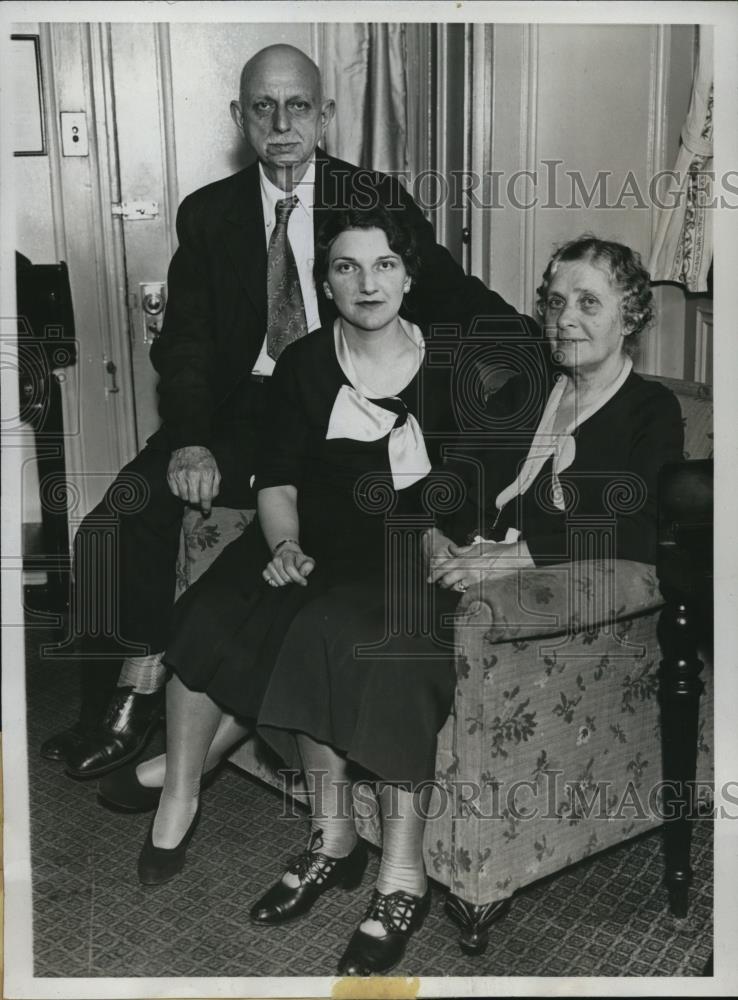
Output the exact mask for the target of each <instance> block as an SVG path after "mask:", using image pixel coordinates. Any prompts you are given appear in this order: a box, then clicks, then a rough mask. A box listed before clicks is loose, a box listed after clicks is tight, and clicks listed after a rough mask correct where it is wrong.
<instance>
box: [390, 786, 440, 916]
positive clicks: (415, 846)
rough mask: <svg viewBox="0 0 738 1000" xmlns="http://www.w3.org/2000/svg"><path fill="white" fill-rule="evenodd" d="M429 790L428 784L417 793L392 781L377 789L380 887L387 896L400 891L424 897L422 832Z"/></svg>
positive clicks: (425, 885)
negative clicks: (393, 783)
mask: <svg viewBox="0 0 738 1000" xmlns="http://www.w3.org/2000/svg"><path fill="white" fill-rule="evenodd" d="M429 793H430V788H429V787H426V788H424V789H423V791H422V792H420V793H415V792H408V791H406V790H405V789H404V788H400V787H399V786H398V785H389V784H384V785H383V786H381V788H380V789H379V790H378V795H379V802H380V806H381V810H382V861H381V863H380V865H379V874H378V876H377V889H378V890H379V892H381V893H382V894H383V895H385V896H387V895H389V894H390V893H392V892H397V891H398V890H402V891H403V892H409V893H410V894H411V895H413V896H422V895H424V893H425V891H426V889H427V886H428V880H427V878H426V874H425V865H424V863H423V833H424V831H425V812H426V808H427V803H428V795H429Z"/></svg>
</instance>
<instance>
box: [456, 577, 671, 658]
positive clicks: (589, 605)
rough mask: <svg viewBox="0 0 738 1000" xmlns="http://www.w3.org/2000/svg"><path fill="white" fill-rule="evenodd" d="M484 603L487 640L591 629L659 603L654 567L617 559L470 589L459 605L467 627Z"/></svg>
mask: <svg viewBox="0 0 738 1000" xmlns="http://www.w3.org/2000/svg"><path fill="white" fill-rule="evenodd" d="M480 603H484V604H486V605H487V608H488V609H489V613H490V616H491V626H487V636H488V638H489V641H490V642H505V641H506V640H513V639H522V638H524V637H527V636H537V635H552V634H557V633H562V632H575V633H576V632H580V631H589V632H592V631H593V630H596V629H597V628H598V627H599V626H602V625H605V624H607V623H612V622H615V621H616V620H617V619H621V618H629V617H631V616H632V615H636V614H643V613H644V612H645V611H648V610H651V609H654V608H658V607H661V605H662V604H663V600H662V598H661V594H660V592H659V588H658V582H657V580H656V571H655V569H654V567H653V566H649V565H646V564H645V563H639V562H631V561H628V560H624V559H622V560H617V561H612V562H607V563H605V562H591V561H590V562H573V563H566V564H564V565H561V566H549V567H546V568H544V569H530V570H524V571H522V572H520V573H509V574H507V575H505V576H501V577H500V578H499V579H491V580H486V581H484V582H483V583H482V585H481V587H480V586H477V587H470V588H469V590H468V591H467V593H466V594H465V595H464V597H463V599H462V602H461V604H460V610H463V611H465V613H466V615H467V623H468V627H471V626H472V623H473V620H474V616H475V614H476V613H477V612H478V610H479V605H480Z"/></svg>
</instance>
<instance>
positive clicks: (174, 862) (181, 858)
mask: <svg viewBox="0 0 738 1000" xmlns="http://www.w3.org/2000/svg"><path fill="white" fill-rule="evenodd" d="M199 820H200V806H199V804H198V806H197V812H196V813H195V815H194V816H193V818H192V822H191V823H190V825H189V827H188V828H187V832H186V833H185V835H184V836H183V837H182V839H181V840H180V842H179V843H178V844H177V846H176V847H155V846H154V841H153V837H152V834H153V830H154V822H153V820H152V822H151V826H150V827H149V832H148V834H147V835H146V840H145V842H144V845H143V848H142V850H141V854H140V855H139V858H138V880H139V882H140V883H141V884H142V885H163V884H164V883H165V882H168V881H169V880H170V879H173V878H174V876H175V875H179V873H180V872H181V871H182V869H183V868H184V866H185V861H186V859H187V845H188V844H189V842H190V841H191V840H192V835H193V834H194V832H195V830H196V828H197V824H198V822H199Z"/></svg>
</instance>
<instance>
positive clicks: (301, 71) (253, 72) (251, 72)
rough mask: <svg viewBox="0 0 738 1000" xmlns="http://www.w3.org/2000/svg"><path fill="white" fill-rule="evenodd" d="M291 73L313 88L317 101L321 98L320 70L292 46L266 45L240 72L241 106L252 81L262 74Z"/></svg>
mask: <svg viewBox="0 0 738 1000" xmlns="http://www.w3.org/2000/svg"><path fill="white" fill-rule="evenodd" d="M275 72H276V73H292V74H295V75H299V76H300V77H301V78H302V79H304V80H305V82H306V83H308V82H309V85H310V86H311V87H312V88H313V90H314V92H315V94H316V95H317V99H318V101H320V100H321V99H322V96H323V84H322V80H321V78H320V70H319V69H318V67H317V66H316V64H315V63H314V62H313V60H312V59H310V57H309V56H306V55H305V53H304V52H303V51H302V50H301V49H296V48H295V46H294V45H267V47H266V48H265V49H260V50H259V51H258V52H257V53H256V55H255V56H252V57H251V58H250V59H249V61H248V62H247V63H246V65H245V66H244V68H243V69H242V70H241V84H240V87H239V91H238V95H239V97H240V99H241V103H242V104H243V99H244V94H245V93H246V90H247V88H248V87H249V85H250V84H251V83H252V81H254V80H259V79H260V75H262V74H270V75H271V74H273V73H275Z"/></svg>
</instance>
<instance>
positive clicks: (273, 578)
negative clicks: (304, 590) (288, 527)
mask: <svg viewBox="0 0 738 1000" xmlns="http://www.w3.org/2000/svg"><path fill="white" fill-rule="evenodd" d="M314 569H315V560H314V559H312V558H311V557H310V556H306V555H305V553H304V552H303V551H302V549H301V548H300V546H299V545H298V544H297V542H288V543H287V544H286V545H283V546H282V548H280V550H279V552H278V553H277V555H275V556H274V558H273V559H271V560H270V561H269V562H268V563H267V565H266V568H265V570H264V572H263V573H262V574H261V575H262V576H263V577H264V579H265V580H266V582H267V583H268V584H269V585H270V586H271V587H284V586H285V585H286V584H288V583H297V584H299V586H301V587H307V583H308V582H307V577H308V576H310V574H311V573H312V571H313V570H314Z"/></svg>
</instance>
